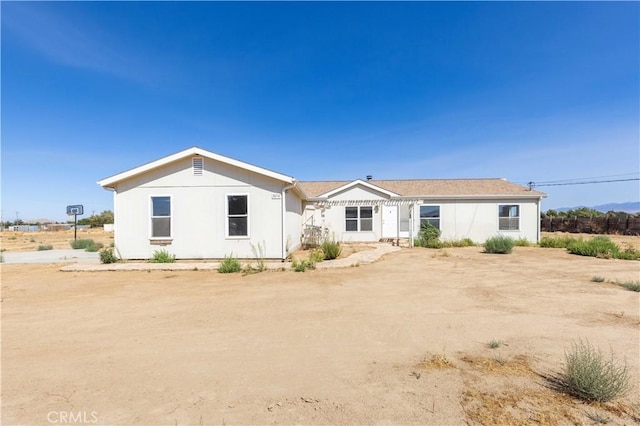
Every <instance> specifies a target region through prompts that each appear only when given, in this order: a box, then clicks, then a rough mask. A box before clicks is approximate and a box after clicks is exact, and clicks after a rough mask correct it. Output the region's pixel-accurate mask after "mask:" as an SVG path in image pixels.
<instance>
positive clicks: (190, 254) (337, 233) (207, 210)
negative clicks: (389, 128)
mask: <svg viewBox="0 0 640 426" xmlns="http://www.w3.org/2000/svg"><path fill="white" fill-rule="evenodd" d="M98 184H99V185H101V186H102V187H103V188H105V189H108V190H111V191H113V197H114V198H113V204H114V214H115V225H114V240H115V241H114V243H115V248H116V250H117V252H118V254H119V255H120V256H121V257H122V258H125V259H144V258H149V257H151V255H152V254H153V252H154V251H155V250H158V249H162V248H164V249H166V250H168V251H169V252H171V253H172V254H175V255H176V256H177V257H178V258H182V259H206V258H222V257H224V256H226V255H231V254H233V255H234V256H237V257H241V258H249V257H253V250H254V249H257V248H258V246H260V247H262V249H263V250H264V257H266V258H272V259H284V258H286V257H287V256H288V255H289V253H290V252H292V251H293V250H295V249H297V248H298V247H299V246H300V245H301V244H302V243H303V241H304V240H305V239H313V238H323V237H329V238H335V239H336V240H339V241H342V242H356V241H360V242H365V241H379V240H380V239H385V238H391V239H397V238H409V239H410V237H411V236H413V237H415V236H417V234H418V232H419V229H420V224H421V223H424V222H429V223H431V224H432V225H434V226H436V227H437V228H439V229H440V230H441V232H442V235H441V238H442V239H461V238H471V239H472V240H474V241H477V242H483V241H484V240H486V239H487V238H489V237H491V236H494V235H497V234H502V235H507V236H511V237H514V238H526V239H528V240H529V241H532V242H537V241H538V240H539V235H540V228H539V224H540V220H539V217H540V201H541V199H542V198H543V197H545V194H544V193H542V192H538V191H534V190H530V189H528V188H526V187H523V186H520V185H517V184H514V183H511V182H507V181H506V180H504V179H423V180H373V179H371V177H368V179H366V180H360V179H356V180H354V181H314V182H305V181H297V180H296V179H295V178H294V177H292V176H288V175H284V174H281V173H277V172H274V171H271V170H268V169H264V168H261V167H258V166H255V165H252V164H248V163H245V162H242V161H239V160H235V159H232V158H229V157H225V156H222V155H219V154H216V153H213V152H210V151H207V150H204V149H201V148H198V147H193V148H189V149H186V150H184V151H181V152H178V153H175V154H173V155H169V156H167V157H164V158H161V159H159V160H156V161H153V162H150V163H147V164H144V165H141V166H139V167H136V168H134V169H131V170H128V171H125V172H122V173H119V174H117V175H114V176H111V177H108V178H105V179H103V180H101V181H99V182H98Z"/></svg>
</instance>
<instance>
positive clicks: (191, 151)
mask: <svg viewBox="0 0 640 426" xmlns="http://www.w3.org/2000/svg"><path fill="white" fill-rule="evenodd" d="M198 155H199V156H202V157H204V158H209V159H211V160H214V161H219V162H221V163H224V164H228V165H231V166H234V167H238V168H241V169H244V170H248V171H250V172H253V173H257V174H259V175H263V176H267V177H270V178H273V179H276V180H279V181H282V182H286V183H289V184H292V183H293V182H295V179H294V178H293V177H291V176H287V175H283V174H281V173H277V172H274V171H271V170H268V169H264V168H262V167H258V166H254V165H253V164H249V163H245V162H243V161H240V160H236V159H233V158H230V157H225V156H224V155H220V154H216V153H214V152H211V151H207V150H205V149H202V148H198V147H195V146H194V147H191V148H188V149H185V150H183V151H180V152H176V153H175V154H171V155H168V156H166V157H163V158H160V159H158V160H155V161H152V162H150V163H146V164H143V165H141V166H138V167H135V168H133V169H130V170H127V171H125V172H122V173H118V174H117V175H113V176H110V177H107V178H104V179H102V180H100V181H98V185H100V186H102V187H105V188H106V187H112V186H113V185H114V184H115V183H117V182H120V181H123V180H125V179H129V178H131V177H134V176H137V175H140V174H143V173H146V172H148V171H151V170H155V169H158V168H160V167H163V166H166V165H167V164H171V163H173V162H175V161H178V160H182V159H183V158H187V157H193V156H198Z"/></svg>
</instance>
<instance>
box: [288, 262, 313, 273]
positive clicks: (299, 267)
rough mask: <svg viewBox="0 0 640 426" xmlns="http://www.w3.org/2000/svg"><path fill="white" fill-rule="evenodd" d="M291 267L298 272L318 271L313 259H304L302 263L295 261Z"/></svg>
mask: <svg viewBox="0 0 640 426" xmlns="http://www.w3.org/2000/svg"><path fill="white" fill-rule="evenodd" d="M291 266H292V267H293V270H294V271H296V272H305V271H306V270H307V269H316V264H315V262H313V261H312V260H311V259H303V260H301V261H297V260H295V259H293V261H292V262H291Z"/></svg>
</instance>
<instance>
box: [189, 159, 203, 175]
mask: <svg viewBox="0 0 640 426" xmlns="http://www.w3.org/2000/svg"><path fill="white" fill-rule="evenodd" d="M192 164H193V175H194V176H202V170H203V169H204V159H203V158H202V157H193V158H192Z"/></svg>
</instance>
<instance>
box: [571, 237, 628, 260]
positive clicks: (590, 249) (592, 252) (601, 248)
mask: <svg viewBox="0 0 640 426" xmlns="http://www.w3.org/2000/svg"><path fill="white" fill-rule="evenodd" d="M567 250H569V253H571V254H577V255H580V256H593V257H603V258H612V257H613V254H614V252H615V251H618V246H617V245H616V244H615V243H614V242H612V241H611V240H610V239H609V238H607V237H601V236H598V237H594V238H592V239H590V240H586V241H585V240H577V241H574V242H573V243H571V244H569V246H568V247H567Z"/></svg>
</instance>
